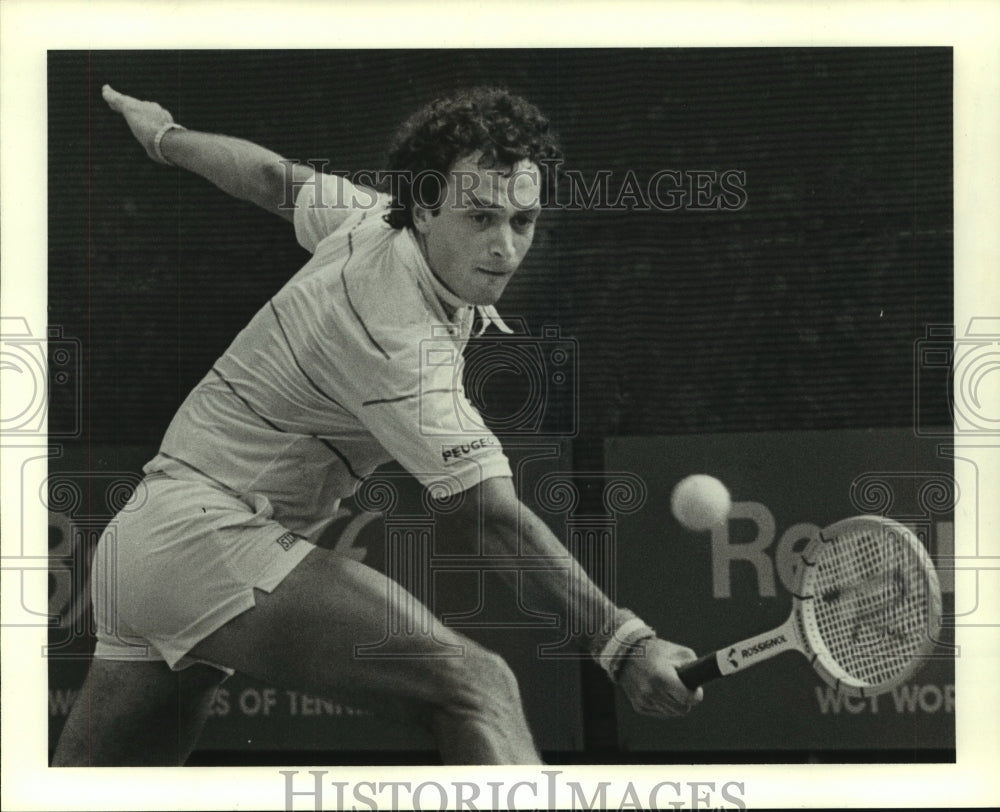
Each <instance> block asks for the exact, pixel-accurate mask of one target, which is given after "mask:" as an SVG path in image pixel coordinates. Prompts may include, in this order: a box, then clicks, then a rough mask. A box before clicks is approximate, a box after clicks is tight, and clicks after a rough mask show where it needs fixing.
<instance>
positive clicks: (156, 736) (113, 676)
mask: <svg viewBox="0 0 1000 812" xmlns="http://www.w3.org/2000/svg"><path fill="white" fill-rule="evenodd" d="M224 677H225V674H224V673H223V672H221V671H219V670H218V669H215V668H210V667H208V666H204V665H194V666H192V667H191V668H186V669H184V670H182V671H176V672H175V671H171V670H170V667H169V666H168V665H167V664H166V663H163V662H122V661H115V660H94V662H93V663H92V664H91V666H90V672H89V673H88V674H87V679H86V681H85V682H84V684H83V688H82V689H81V690H80V695H79V696H78V697H77V699H76V702H75V703H74V705H73V709H72V710H71V711H70V714H69V717H68V718H67V719H66V724H65V726H64V727H63V731H62V735H61V736H60V737H59V743H58V744H57V745H56V751H55V755H54V757H53V759H52V766H53V767H87V766H94V767H101V766H104V767H113V766H119V767H123V766H138V765H148V766H154V765H156V766H176V765H178V764H183V763H184V762H185V761H187V759H188V756H190V754H191V751H192V750H193V749H194V745H195V742H196V741H197V739H198V736H199V735H200V734H201V731H202V728H203V727H204V725H205V721H206V720H207V718H208V711H209V708H210V707H211V704H212V698H213V697H214V695H215V690H216V688H217V687H218V685H219V683H220V682H221V681H222V680H223V678H224Z"/></svg>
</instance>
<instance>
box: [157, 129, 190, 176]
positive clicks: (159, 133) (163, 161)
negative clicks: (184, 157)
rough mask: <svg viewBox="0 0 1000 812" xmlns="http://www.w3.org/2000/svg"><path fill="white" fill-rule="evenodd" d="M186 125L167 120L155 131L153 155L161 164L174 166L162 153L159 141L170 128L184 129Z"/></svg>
mask: <svg viewBox="0 0 1000 812" xmlns="http://www.w3.org/2000/svg"><path fill="white" fill-rule="evenodd" d="M186 129H187V127H182V126H181V125H180V124H174V122H172V121H169V122H167V123H166V124H164V125H163V126H162V127H160V129H158V130H157V131H156V135H154V136H153V157H154V158H155V159H156V160H157V161H159V162H160V163H161V164H166V165H167V166H175V164H174V163H173V162H172V161H168V160H167V159H166V157H164V155H163V150H162V149H161V147H160V142H161V141H162V140H163V136H165V135H166V134H167V133H168V132H170V131H171V130H186Z"/></svg>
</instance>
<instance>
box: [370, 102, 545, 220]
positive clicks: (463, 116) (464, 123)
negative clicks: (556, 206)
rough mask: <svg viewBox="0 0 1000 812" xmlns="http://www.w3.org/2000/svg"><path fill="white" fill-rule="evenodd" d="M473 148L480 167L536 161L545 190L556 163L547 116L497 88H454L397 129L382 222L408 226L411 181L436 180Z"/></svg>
mask: <svg viewBox="0 0 1000 812" xmlns="http://www.w3.org/2000/svg"><path fill="white" fill-rule="evenodd" d="M477 150H482V152H483V157H482V159H481V160H480V165H482V166H489V167H498V168H506V167H512V166H513V165H514V164H516V163H517V162H518V161H521V160H525V159H526V160H529V161H532V162H533V163H535V164H537V165H538V166H539V168H540V170H541V173H542V182H543V190H544V191H545V192H551V191H552V188H553V186H554V184H555V174H556V169H557V166H558V164H559V162H561V161H562V151H561V150H560V148H559V143H558V140H557V138H556V136H555V134H554V133H553V132H551V130H550V129H549V122H548V119H546V118H545V116H543V115H542V114H541V113H540V112H539V110H538V108H537V107H535V106H534V105H533V104H531V103H530V102H528V101H526V100H525V99H523V98H522V97H520V96H517V95H514V94H513V93H510V92H509V91H507V90H506V89H504V88H501V87H474V88H469V89H466V90H460V91H458V92H456V93H454V94H452V95H450V96H448V97H446V98H439V99H436V100H435V101H432V102H431V103H430V104H428V105H426V106H425V107H424V108H423V109H421V110H419V111H418V112H417V113H415V114H414V115H412V116H411V117H410V118H409V119H407V121H406V122H404V123H403V125H402V126H401V127H400V128H399V130H397V132H396V135H395V137H394V138H393V140H392V144H391V145H390V148H389V157H388V162H387V167H386V168H387V170H388V178H389V180H390V183H391V187H390V188H391V191H392V193H393V200H392V207H391V210H390V212H389V214H388V215H386V218H385V219H386V222H388V223H389V225H391V226H392V227H393V228H405V227H408V226H412V225H413V204H414V201H415V199H416V197H415V192H414V188H413V185H412V181H413V180H414V179H415V178H418V177H421V176H422V177H423V178H424V179H427V178H428V177H431V178H433V177H435V176H436V177H437V178H441V177H442V176H444V175H445V174H446V173H447V172H448V171H449V170H450V169H451V168H452V165H453V164H454V163H455V161H456V160H458V159H459V158H462V157H464V156H466V155H469V154H470V153H473V152H476V151H477ZM418 192H419V190H418ZM419 199H421V200H436V199H437V196H436V195H431V196H427V195H424V194H421V195H420V196H419ZM543 199H544V198H543Z"/></svg>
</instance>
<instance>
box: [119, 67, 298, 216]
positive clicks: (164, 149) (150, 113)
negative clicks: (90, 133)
mask: <svg viewBox="0 0 1000 812" xmlns="http://www.w3.org/2000/svg"><path fill="white" fill-rule="evenodd" d="M101 92H102V95H103V96H104V100H105V101H106V102H107V103H108V106H109V107H110V108H111V109H112V110H114V111H115V112H117V113H121V114H122V115H123V116H124V117H125V121H126V122H127V123H128V125H129V128H130V129H131V130H132V134H133V135H134V136H135V138H136V140H137V141H138V142H139V143H140V144H141V145H142V147H143V149H145V150H146V153H147V154H148V155H149V157H150V158H152V159H153V160H154V161H157V162H159V163H168V164H172V165H175V166H179V167H181V168H183V169H187V170H189V171H191V172H194V173H195V174H197V175H201V176H202V177H203V178H206V179H207V180H209V181H211V182H212V183H214V184H215V185H216V186H218V187H219V188H220V189H222V191H224V192H226V193H227V194H229V195H232V196H233V197H235V198H238V199H240V200H246V201H249V202H251V203H255V204H257V205H258V206H260V207H261V208H263V209H265V210H266V211H269V212H272V213H273V214H277V215H279V216H280V217H283V218H284V219H286V220H289V221H291V220H292V218H293V213H294V208H293V206H292V203H293V202H294V200H295V192H296V191H297V190H298V189H299V188H301V186H302V184H304V183H308V182H310V181H311V180H312V178H313V176H314V174H315V172H314V170H313V169H312V168H310V167H308V166H305V165H303V164H295V163H292V162H289V161H285V160H284V159H283V158H282V157H281V156H280V155H278V154H277V153H275V152H272V151H271V150H269V149H265V148H264V147H260V146H258V145H256V144H252V143H250V142H249V141H243V140H241V139H239V138H232V137H230V136H226V135H215V134H212V133H204V132H195V131H193V130H187V129H184V128H182V127H177V126H174V127H170V126H169V125H172V124H174V119H173V116H172V115H171V114H170V113H169V112H168V111H166V110H164V109H163V108H162V107H160V105H159V104H157V103H156V102H148V101H140V100H138V99H134V98H132V97H131V96H126V95H125V94H123V93H119V92H118V91H117V90H114V89H113V88H112V87H111V86H110V85H105V86H104V87H103V89H102V91H101Z"/></svg>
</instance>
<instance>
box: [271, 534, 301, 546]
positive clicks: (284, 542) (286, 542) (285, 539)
mask: <svg viewBox="0 0 1000 812" xmlns="http://www.w3.org/2000/svg"><path fill="white" fill-rule="evenodd" d="M300 538H302V536H297V535H295V533H293V532H292V531H291V530H289V531H288V532H287V533H285V534H283V535H281V536H278V538H276V539H275V541H276V542H277V543H278V544H279V545H281V549H282V550H291V549H292V547H293V546H294V545H295V542H297V541H298V540H299V539H300Z"/></svg>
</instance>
